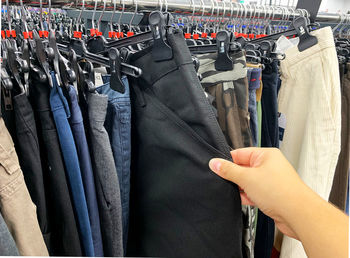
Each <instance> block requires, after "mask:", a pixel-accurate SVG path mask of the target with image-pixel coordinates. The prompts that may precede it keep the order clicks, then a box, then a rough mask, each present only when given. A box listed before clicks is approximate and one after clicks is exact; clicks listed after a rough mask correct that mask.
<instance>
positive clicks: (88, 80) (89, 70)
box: [69, 49, 96, 94]
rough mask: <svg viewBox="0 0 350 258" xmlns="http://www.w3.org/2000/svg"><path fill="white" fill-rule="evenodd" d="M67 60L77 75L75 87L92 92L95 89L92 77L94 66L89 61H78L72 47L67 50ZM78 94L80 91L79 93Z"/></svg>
mask: <svg viewBox="0 0 350 258" xmlns="http://www.w3.org/2000/svg"><path fill="white" fill-rule="evenodd" d="M69 62H70V64H71V66H72V68H73V71H74V73H75V74H76V77H77V86H78V87H77V88H78V91H79V92H80V90H81V89H84V91H87V92H90V93H94V92H95V91H96V87H95V83H94V81H95V79H94V72H93V71H94V66H93V64H92V63H91V62H90V61H87V60H84V61H83V62H79V63H78V59H77V55H76V53H75V51H74V50H73V49H70V51H69ZM79 94H80V93H79Z"/></svg>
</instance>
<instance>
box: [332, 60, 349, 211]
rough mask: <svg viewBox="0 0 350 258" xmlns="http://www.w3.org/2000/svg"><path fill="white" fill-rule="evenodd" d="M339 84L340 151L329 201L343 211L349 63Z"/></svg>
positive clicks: (346, 170)
mask: <svg viewBox="0 0 350 258" xmlns="http://www.w3.org/2000/svg"><path fill="white" fill-rule="evenodd" d="M347 69H348V71H347V74H343V76H342V79H343V80H342V85H341V151H340V154H339V158H338V163H337V167H336V170H335V174H334V179H333V185H332V190H331V193H330V196H329V201H330V202H331V203H333V204H335V205H336V206H337V207H338V208H339V209H341V210H343V211H345V207H346V197H347V190H348V182H349V180H348V177H349V166H350V163H349V162H350V161H349V159H350V118H349V117H350V64H348V65H347Z"/></svg>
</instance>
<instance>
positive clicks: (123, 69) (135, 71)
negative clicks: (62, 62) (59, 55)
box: [57, 43, 142, 78]
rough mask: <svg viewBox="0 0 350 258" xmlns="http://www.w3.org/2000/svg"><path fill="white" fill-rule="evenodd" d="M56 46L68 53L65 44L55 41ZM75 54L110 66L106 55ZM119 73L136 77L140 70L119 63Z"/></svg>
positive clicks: (139, 74)
mask: <svg viewBox="0 0 350 258" xmlns="http://www.w3.org/2000/svg"><path fill="white" fill-rule="evenodd" d="M57 48H58V50H59V51H61V52H63V53H65V54H69V47H67V46H65V45H64V44H60V43H57ZM77 56H79V57H81V58H83V59H86V60H88V61H91V62H93V63H96V64H99V65H103V66H105V67H108V68H109V67H110V62H109V59H108V58H107V57H103V56H99V55H98V56H97V55H96V56H94V57H93V58H91V57H89V56H86V55H82V56H81V55H79V54H78V53H77ZM121 73H124V74H127V75H130V76H133V77H135V78H138V77H140V76H141V74H142V70H141V69H140V68H136V67H134V66H131V65H129V64H126V63H121Z"/></svg>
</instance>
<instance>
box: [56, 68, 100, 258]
mask: <svg viewBox="0 0 350 258" xmlns="http://www.w3.org/2000/svg"><path fill="white" fill-rule="evenodd" d="M51 77H52V81H53V88H52V89H51V92H50V106H51V111H52V114H53V118H54V120H55V124H56V128H57V134H58V139H59V142H60V146H61V150H62V155H63V159H64V163H65V165H66V169H67V176H68V183H69V186H70V190H71V195H72V199H73V206H74V210H75V214H76V219H77V222H78V228H79V233H80V241H81V244H82V246H83V250H84V254H85V256H95V252H94V246H93V241H92V233H91V226H90V221H89V212H88V208H87V204H86V198H85V192H84V186H83V181H82V178H81V172H80V166H79V159H78V154H77V150H76V147H75V142H74V138H73V134H72V130H71V128H70V126H69V123H68V118H69V117H70V110H69V106H68V102H67V100H66V98H65V97H64V96H63V92H62V89H61V88H60V87H59V86H58V85H57V81H56V76H55V73H54V72H51Z"/></svg>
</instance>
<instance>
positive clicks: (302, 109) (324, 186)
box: [278, 27, 341, 258]
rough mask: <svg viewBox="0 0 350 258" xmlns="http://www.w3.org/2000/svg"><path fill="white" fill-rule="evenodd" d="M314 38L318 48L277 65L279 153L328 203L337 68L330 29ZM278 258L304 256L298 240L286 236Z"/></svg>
mask: <svg viewBox="0 0 350 258" xmlns="http://www.w3.org/2000/svg"><path fill="white" fill-rule="evenodd" d="M312 34H313V35H314V36H316V37H317V39H318V44H317V45H315V46H313V47H311V48H309V49H306V50H304V51H303V52H299V50H298V48H297V46H295V47H292V48H290V49H288V50H287V51H286V58H285V60H283V61H281V79H282V85H281V89H280V92H279V96H278V109H279V112H280V113H282V114H284V115H285V119H286V124H285V131H284V135H283V140H282V142H281V145H280V149H281V151H282V152H283V154H284V155H285V156H286V158H287V159H288V160H289V162H290V163H291V164H292V165H293V167H294V168H295V169H296V170H297V171H298V173H299V175H300V177H301V178H302V180H303V181H304V182H305V183H306V184H307V185H308V186H309V187H311V188H312V189H313V190H314V191H315V192H317V193H318V194H319V195H320V196H321V197H322V198H323V199H325V200H328V197H329V194H330V191H331V187H332V182H333V177H334V172H335V168H336V164H337V160H338V155H339V152H340V129H341V95H340V79H339V66H338V59H337V53H336V49H335V46H334V39H333V33H332V30H331V28H330V27H326V28H322V29H319V30H316V31H314V32H312ZM286 201H288V200H286ZM300 205H307V204H302V203H301V204H300ZM317 212H318V211H315V213H317ZM280 257H281V258H302V257H307V256H306V254H305V252H304V249H303V246H302V244H301V243H300V242H299V241H297V240H294V239H291V238H289V237H287V236H284V237H283V241H282V247H281V256H280Z"/></svg>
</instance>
